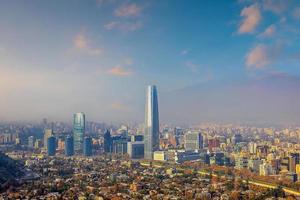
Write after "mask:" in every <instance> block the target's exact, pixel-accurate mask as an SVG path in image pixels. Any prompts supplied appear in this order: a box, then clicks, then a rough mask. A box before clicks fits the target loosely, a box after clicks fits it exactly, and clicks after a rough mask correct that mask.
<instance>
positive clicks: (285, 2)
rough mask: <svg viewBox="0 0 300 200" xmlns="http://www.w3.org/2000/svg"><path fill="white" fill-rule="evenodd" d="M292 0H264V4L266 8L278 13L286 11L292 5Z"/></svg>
mask: <svg viewBox="0 0 300 200" xmlns="http://www.w3.org/2000/svg"><path fill="white" fill-rule="evenodd" d="M290 3H291V1H290V0H263V1H262V5H263V8H264V9H265V10H269V11H272V12H274V13H276V14H280V13H282V12H284V11H285V10H286V9H287V8H288V6H289V5H290Z"/></svg>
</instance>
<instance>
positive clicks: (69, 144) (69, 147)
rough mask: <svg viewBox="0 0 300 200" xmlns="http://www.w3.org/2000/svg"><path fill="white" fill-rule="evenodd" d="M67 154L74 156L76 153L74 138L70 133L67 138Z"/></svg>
mask: <svg viewBox="0 0 300 200" xmlns="http://www.w3.org/2000/svg"><path fill="white" fill-rule="evenodd" d="M65 155H66V156H73V155H74V140H73V137H72V136H70V135H68V136H67V137H66V140H65Z"/></svg>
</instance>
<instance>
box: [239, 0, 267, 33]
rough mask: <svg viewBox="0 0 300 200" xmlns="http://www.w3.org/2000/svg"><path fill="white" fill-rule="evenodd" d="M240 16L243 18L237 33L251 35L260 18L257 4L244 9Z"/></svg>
mask: <svg viewBox="0 0 300 200" xmlns="http://www.w3.org/2000/svg"><path fill="white" fill-rule="evenodd" d="M240 15H241V17H243V20H242V23H241V24H240V27H239V30H238V33H240V34H242V33H252V32H253V31H254V30H255V28H256V27H257V25H258V24H259V22H260V21H261V18H262V17H261V14H260V10H259V7H258V5H257V4H254V5H251V6H248V7H245V8H244V9H243V10H242V12H241V14H240Z"/></svg>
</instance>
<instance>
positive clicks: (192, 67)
mask: <svg viewBox="0 0 300 200" xmlns="http://www.w3.org/2000/svg"><path fill="white" fill-rule="evenodd" d="M185 66H186V67H187V68H188V69H189V70H190V71H192V72H198V70H199V66H198V65H197V64H195V63H193V62H192V61H186V62H185Z"/></svg>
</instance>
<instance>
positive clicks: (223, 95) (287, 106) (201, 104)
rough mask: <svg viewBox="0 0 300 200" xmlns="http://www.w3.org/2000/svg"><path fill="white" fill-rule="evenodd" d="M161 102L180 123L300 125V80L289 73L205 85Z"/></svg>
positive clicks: (174, 94)
mask: <svg viewBox="0 0 300 200" xmlns="http://www.w3.org/2000/svg"><path fill="white" fill-rule="evenodd" d="M161 99H162V103H161V104H162V109H163V110H164V109H165V110H167V111H169V113H170V114H169V115H168V116H167V117H169V118H174V117H175V120H176V121H185V122H187V121H191V122H194V123H198V122H201V121H216V122H218V121H219V122H249V123H252V122H253V123H269V122H273V123H276V124H295V123H296V124H298V123H300V116H299V115H298V113H299V112H300V101H299V99H300V79H299V78H297V77H293V76H288V75H285V74H272V75H269V76H266V77H263V78H250V79H247V80H240V81H227V82H206V83H201V84H197V85H193V86H189V87H186V88H183V89H180V90H176V91H173V92H170V93H169V94H167V95H163V96H162V98H161ZM262 111H263V112H262ZM162 112H163V111H162ZM224 119H225V120H224Z"/></svg>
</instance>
